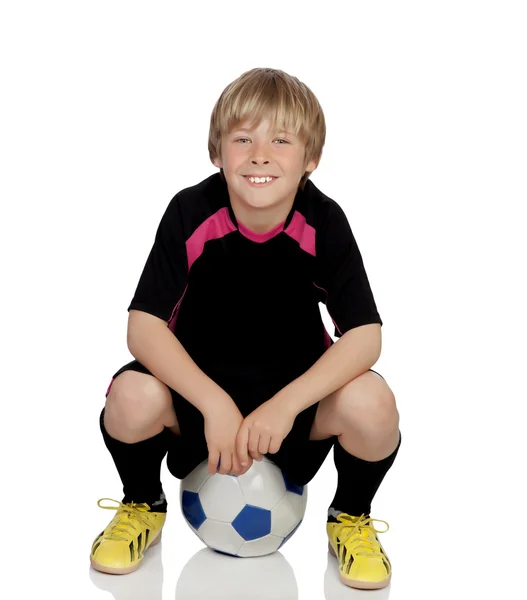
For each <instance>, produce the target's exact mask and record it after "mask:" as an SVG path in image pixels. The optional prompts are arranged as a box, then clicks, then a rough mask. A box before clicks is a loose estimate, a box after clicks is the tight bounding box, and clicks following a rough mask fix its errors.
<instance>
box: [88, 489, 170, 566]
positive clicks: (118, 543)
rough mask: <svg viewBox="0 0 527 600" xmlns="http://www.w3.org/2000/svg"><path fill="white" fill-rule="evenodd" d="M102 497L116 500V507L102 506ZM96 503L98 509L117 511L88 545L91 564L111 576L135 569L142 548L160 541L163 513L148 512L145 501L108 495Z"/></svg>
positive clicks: (140, 558)
mask: <svg viewBox="0 0 527 600" xmlns="http://www.w3.org/2000/svg"><path fill="white" fill-rule="evenodd" d="M103 500H110V501H111V502H117V504H118V506H102V505H101V502H102V501H103ZM97 504H98V505H99V506H100V508H105V509H107V510H116V511H117V514H116V515H115V517H114V518H113V519H112V520H111V522H110V524H109V525H108V527H106V529H105V530H104V531H103V532H101V533H100V534H99V535H98V536H97V537H96V538H95V540H94V542H93V544H92V548H91V552H90V562H91V565H92V567H93V568H94V569H96V570H97V571H102V572H103V573H112V574H114V575H125V574H126V573H131V572H132V571H135V570H136V569H138V568H139V566H140V564H141V561H142V560H143V556H144V552H145V550H146V549H147V548H149V547H150V546H153V545H154V544H157V543H159V542H160V541H161V529H162V528H163V525H164V524H165V520H166V516H167V515H166V513H160V512H151V511H150V507H149V506H148V504H135V503H134V502H130V503H127V504H123V503H122V502H119V501H118V500H113V499H112V498H101V499H100V500H99V501H98V502H97Z"/></svg>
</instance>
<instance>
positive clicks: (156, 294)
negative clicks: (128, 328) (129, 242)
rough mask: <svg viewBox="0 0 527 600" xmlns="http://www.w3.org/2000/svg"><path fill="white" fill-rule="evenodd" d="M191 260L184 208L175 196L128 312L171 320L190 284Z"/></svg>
mask: <svg viewBox="0 0 527 600" xmlns="http://www.w3.org/2000/svg"><path fill="white" fill-rule="evenodd" d="M187 265H188V261H187V252H186V245H185V235H184V231H183V224H182V219H181V213H180V207H179V203H178V201H177V196H175V197H174V198H173V199H172V200H171V202H170V204H169V205H168V207H167V209H166V210H165V213H164V214H163V217H162V218H161V221H160V223H159V226H158V228H157V232H156V236H155V240H154V244H153V246H152V249H151V250H150V254H149V255H148V258H147V260H146V264H145V266H144V268H143V272H142V274H141V277H140V278H139V283H138V284H137V288H136V290H135V294H134V297H133V299H132V301H131V303H130V306H129V307H128V309H127V310H128V311H130V310H132V309H135V310H141V311H143V312H147V313H149V314H152V315H154V316H156V317H158V318H159V319H163V320H164V321H167V322H168V321H169V320H170V318H171V316H172V313H173V311H174V309H175V307H176V305H177V304H178V302H179V301H180V299H181V297H182V296H183V293H184V291H185V288H186V285H187V274H188V268H187Z"/></svg>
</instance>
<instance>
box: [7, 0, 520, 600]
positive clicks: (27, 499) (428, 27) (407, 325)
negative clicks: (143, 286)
mask: <svg viewBox="0 0 527 600" xmlns="http://www.w3.org/2000/svg"><path fill="white" fill-rule="evenodd" d="M525 11H526V9H525V4H524V3H523V2H508V1H504V0H502V1H500V2H497V1H495V2H486V1H479V2H468V1H462V0H456V1H443V2H433V3H431V2H417V1H415V2H408V1H401V2H379V1H377V2H368V3H366V2H364V3H353V2H350V3H343V2H340V1H338V2H336V1H329V0H326V1H325V2H323V3H321V2H309V1H306V0H303V1H302V2H297V1H295V2H293V1H290V2H276V1H272V0H269V1H267V2H265V3H257V4H254V3H247V2H241V1H230V2H229V1H225V2H209V3H205V2H200V3H195V4H192V5H190V4H189V5H183V4H181V3H179V2H155V1H152V2H149V3H146V2H142V3H140V2H130V1H129V2H122V1H112V0H105V1H104V2H101V1H98V0H93V1H91V2H71V1H70V2H66V1H64V2H58V1H50V2H23V1H18V2H16V3H15V2H11V3H7V2H6V3H3V4H2V8H1V10H0V56H1V84H0V85H1V88H2V90H1V94H0V102H1V111H0V119H1V130H0V144H1V149H0V152H1V154H0V159H1V160H0V170H1V180H0V185H1V190H0V192H1V203H2V204H1V207H2V217H1V221H0V222H1V230H0V233H1V235H0V243H1V260H2V293H1V295H0V298H1V303H2V304H1V307H2V312H1V315H2V335H1V339H2V356H3V361H2V364H3V377H2V400H3V404H2V406H3V411H2V413H3V420H2V436H1V438H0V440H1V441H0V443H1V457H2V458H1V465H2V475H1V482H2V485H1V487H2V490H3V491H2V495H1V497H0V502H1V506H2V512H3V514H2V519H1V521H2V546H1V550H0V553H1V554H2V557H3V558H2V570H3V571H4V574H3V575H2V581H1V583H0V585H1V586H2V587H3V588H4V587H5V589H6V595H5V597H6V598H7V597H9V598H24V599H25V598H32V597H36V596H38V597H46V598H48V597H49V598H51V597H53V598H57V599H59V598H60V599H62V598H76V599H81V598H82V599H84V598H89V599H97V598H110V597H115V598H116V599H125V598H151V599H152V600H161V598H163V599H168V598H172V599H174V598H176V600H182V599H183V598H192V597H195V595H193V594H195V593H196V592H193V590H195V587H193V586H195V585H197V582H198V581H201V582H202V583H203V581H205V582H207V583H208V584H209V587H210V589H208V591H207V592H202V596H201V597H202V598H205V597H206V598H209V599H213V598H223V597H230V598H237V597H246V598H253V597H261V596H256V595H254V594H255V593H256V591H257V590H262V589H263V587H262V586H265V578H266V577H267V576H264V575H262V571H260V570H258V569H257V570H256V573H254V574H252V575H251V582H252V583H251V586H252V587H251V586H250V588H249V590H247V591H246V593H245V595H243V596H237V595H236V593H237V592H236V591H235V588H236V582H239V581H240V578H241V577H243V571H244V569H245V570H246V572H248V570H249V569H250V568H253V567H249V565H248V563H247V561H245V566H237V567H236V569H238V570H239V571H236V570H235V569H233V568H232V569H231V567H229V569H227V570H226V569H224V568H223V566H222V565H223V563H222V565H220V567H219V568H217V569H216V571H210V570H208V569H209V568H208V567H207V566H206V558H204V559H203V560H204V561H205V562H203V561H202V562H201V563H199V560H198V559H199V557H200V556H204V554H203V553H202V554H201V555H198V556H197V557H195V558H196V560H197V561H198V563H199V564H198V565H197V567H196V569H195V571H189V569H190V567H189V566H188V565H187V562H188V561H189V560H190V559H191V558H192V557H194V556H195V555H196V553H198V552H199V551H200V550H201V549H202V545H201V542H200V541H199V540H198V539H197V538H195V537H194V535H193V534H192V532H191V531H190V530H189V529H188V527H187V525H186V524H185V523H184V521H183V517H182V516H181V514H180V512H179V506H178V482H177V480H175V479H174V478H172V477H171V476H170V475H169V474H168V471H166V467H165V466H163V477H164V485H165V490H166V492H167V496H168V500H169V503H170V507H171V512H170V513H169V518H168V521H167V525H166V528H165V532H164V539H163V543H162V544H161V546H160V547H157V548H156V549H155V550H154V549H152V551H151V553H150V555H149V556H148V558H147V559H146V561H145V563H144V564H143V566H142V568H141V570H140V571H138V572H137V573H136V574H134V575H130V576H126V577H111V576H108V577H104V576H103V577H102V578H101V577H99V578H98V577H96V576H94V574H93V572H91V573H90V568H89V550H90V545H91V542H92V540H93V538H94V537H95V536H96V535H97V534H98V533H99V531H100V530H102V529H103V528H104V526H105V525H106V524H107V523H108V521H109V520H110V519H111V517H112V516H113V514H114V513H113V512H111V511H104V510H101V509H100V508H98V507H97V504H96V502H97V500H98V499H99V498H101V497H111V498H117V499H120V498H121V497H122V489H121V484H120V481H119V479H118V475H117V472H116V470H115V467H114V465H113V462H112V460H111V457H110V455H109V453H108V451H107V450H106V448H105V446H104V444H103V441H102V438H101V435H100V432H99V428H98V416H99V413H100V411H101V409H102V407H103V405H104V393H105V391H106V388H107V387H108V384H109V382H110V378H111V375H112V374H113V373H114V372H115V371H117V369H119V368H120V367H121V366H122V365H123V364H125V363H126V362H128V361H129V360H132V357H131V355H130V354H129V352H128V350H127V347H126V325H127V317H128V314H127V312H126V307H127V306H128V303H129V301H130V300H131V298H132V295H133V292H134V290H135V286H136V284H137V281H138V277H139V275H140V273H141V270H142V268H143V265H144V262H145V260H146V257H147V255H148V252H149V250H150V247H151V245H152V243H153V238H154V234H155V230H156V228H157V225H158V223H159V220H160V218H161V216H162V214H163V212H164V210H165V208H166V206H167V204H168V202H169V201H170V199H171V198H172V197H173V196H174V195H175V194H176V193H177V192H178V191H179V190H181V189H183V188H184V187H188V186H191V185H195V184H196V183H198V182H199V181H201V180H203V179H204V178H206V177H208V176H209V175H210V174H212V173H214V172H216V171H217V169H216V168H215V167H213V165H212V164H211V163H210V161H209V157H208V152H207V136H208V128H209V119H210V113H211V111H212V108H213V106H214V103H215V102H216V100H217V98H218V97H219V95H220V93H221V92H222V90H223V89H224V88H225V87H226V86H227V85H228V83H230V82H231V81H232V80H234V79H235V78H237V77H238V76H239V75H241V74H242V73H243V72H245V71H246V70H249V69H251V68H254V67H273V68H279V69H282V70H284V71H286V72H288V73H290V74H292V75H295V76H297V77H298V78H299V79H300V80H302V81H304V82H305V83H306V84H307V85H308V86H309V87H310V88H311V89H312V90H313V92H314V93H315V94H316V95H317V97H318V98H319V100H320V102H321V104H322V107H323V109H324V113H325V117H326V121H327V130H328V131H327V141H326V146H325V148H324V154H323V157H322V161H321V163H320V166H319V168H318V170H317V171H315V173H314V174H313V176H312V180H313V182H314V183H315V184H316V185H317V187H319V188H320V189H321V190H322V191H323V192H324V193H325V194H327V195H329V196H330V197H331V198H333V199H334V200H336V201H337V202H338V203H340V204H341V206H342V207H343V208H344V210H345V212H346V214H347V215H348V218H349V220H350V223H351V227H352V230H353V232H354V234H355V236H356V239H357V241H358V244H359V248H360V249H361V252H362V255H363V259H364V262H365V265H366V270H367V273H368V276H369V278H370V283H371V285H372V288H373V291H374V295H375V298H376V302H377V305H378V308H379V311H380V314H381V317H382V319H383V321H384V326H383V352H382V356H381V358H380V360H379V362H378V363H377V365H376V366H375V367H374V368H375V370H378V371H379V372H380V373H381V374H382V375H384V377H385V378H386V379H387V381H388V383H389V384H390V386H391V387H392V389H393V391H394V393H395V396H396V398H397V401H398V407H399V410H400V413H401V430H402V434H403V445H402V447H401V450H400V452H399V455H398V457H397V460H396V462H395V464H394V466H393V468H392V469H391V470H390V472H389V473H388V474H387V476H386V479H385V481H384V483H383V484H382V486H381V488H380V490H379V492H378V494H377V496H376V498H375V500H374V502H373V510H372V516H373V517H374V518H378V519H384V520H386V521H387V522H388V523H389V524H390V531H389V532H388V533H386V534H384V535H381V536H380V539H381V542H382V543H383V545H384V547H385V548H386V550H387V552H388V555H389V557H390V559H391V561H392V563H393V568H394V574H393V579H392V584H391V587H390V588H389V589H388V590H385V591H384V592H379V593H372V594H370V595H369V598H381V597H382V598H388V597H389V598H390V599H391V600H399V599H403V598H404V599H408V598H414V597H415V598H428V599H435V598H524V597H525V595H526V594H527V590H526V588H525V580H524V549H525V543H526V524H525V518H524V511H525V507H526V500H527V498H526V494H525V459H526V457H527V446H526V442H525V433H524V432H525V422H524V416H525V402H526V400H527V398H526V392H525V376H524V373H525V370H524V365H525V358H526V352H525V339H526V333H527V331H526V329H527V328H526V317H525V306H526V302H527V297H526V296H527V294H526V292H525V289H526V285H525V272H526V271H525V258H526V256H527V248H526V242H525V238H526V236H525V218H524V217H522V216H521V215H524V214H525V213H524V208H525V204H526V201H527V193H526V192H527V178H526V165H527V145H526V139H527V119H526V112H527V111H526V107H527V87H526V72H527V70H526V67H527V65H526V62H527V61H526V57H527V41H526V40H527V38H526V35H525V31H526V27H527V20H526V14H525ZM324 318H325V320H326V323H327V322H328V320H327V319H328V318H327V315H326V313H324ZM328 327H329V326H328ZM329 331H330V332H332V331H333V330H332V329H331V328H329ZM335 484H336V472H335V469H334V466H333V460H332V455H330V458H328V460H327V461H326V463H325V464H324V466H323V467H322V469H321V471H320V472H319V474H318V475H317V477H316V478H315V479H314V481H313V482H312V483H311V484H310V487H309V493H310V501H309V505H308V509H307V514H306V519H305V521H304V524H303V526H302V527H301V528H300V529H299V530H298V532H297V533H296V534H295V536H294V537H293V538H292V539H291V540H290V541H289V542H288V544H287V545H286V546H284V548H283V550H282V551H281V555H282V557H283V561H282V562H280V565H281V568H282V569H285V571H284V573H285V574H284V575H283V577H282V576H280V578H279V579H280V581H282V582H283V589H281V588H280V589H279V588H278V587H276V588H275V592H274V595H272V594H271V593H270V592H267V595H266V596H265V597H266V598H275V597H276V598H300V599H302V600H304V599H311V598H329V599H330V600H334V599H337V598H352V597H353V598H359V597H363V595H364V593H361V592H353V591H352V590H350V589H348V588H345V587H344V586H342V585H341V584H340V583H339V582H338V580H337V576H336V566H335V563H334V559H333V558H332V557H329V559H328V555H327V545H326V544H327V541H326V536H325V517H326V508H327V505H328V502H329V501H330V500H331V499H332V498H333V493H334V488H335ZM169 510H170V509H169ZM381 528H382V527H381ZM215 564H219V563H215ZM288 564H289V565H290V566H291V567H292V569H293V571H289V572H288V568H289V567H288ZM186 565H187V570H186V571H183V569H184V567H185V566H186ZM229 565H232V562H231V563H229ZM277 568H278V567H277ZM161 572H162V574H161ZM293 572H294V575H293ZM189 573H190V576H189ZM286 575H287V576H286ZM194 576H195V577H196V578H197V579H196V581H195V583H192V577H194ZM259 576H260V579H259ZM161 577H163V582H162V591H161V579H160V578H161ZM262 577H263V578H264V579H262ZM288 577H289V579H288ZM291 578H293V579H291ZM295 579H296V584H295ZM178 580H180V585H179V588H178V589H177V591H176V586H177V585H178ZM183 581H184V582H185V584H184V585H183V583H182V582H183ZM189 582H190V583H189ZM288 582H289V583H288ZM295 585H296V587H297V589H298V592H297V593H296V592H295ZM183 588H184V589H183ZM251 589H252V590H253V591H251ZM7 590H8V592H7ZM109 592H110V593H109ZM222 594H225V595H222ZM0 595H2V596H4V593H3V592H2V591H0ZM364 597H365V596H364Z"/></svg>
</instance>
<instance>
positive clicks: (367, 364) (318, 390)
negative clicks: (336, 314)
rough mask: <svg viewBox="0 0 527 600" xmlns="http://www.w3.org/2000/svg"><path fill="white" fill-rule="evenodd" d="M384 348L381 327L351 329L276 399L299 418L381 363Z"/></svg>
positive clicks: (277, 395) (275, 397)
mask: <svg viewBox="0 0 527 600" xmlns="http://www.w3.org/2000/svg"><path fill="white" fill-rule="evenodd" d="M381 345H382V341H381V326H380V325H379V324H378V323H373V324H371V325H363V326H361V327H356V328H355V329H351V330H350V331H347V332H346V333H345V334H344V335H343V336H342V337H341V338H340V339H339V340H337V342H335V343H334V344H333V345H332V346H331V347H330V348H328V349H327V350H326V352H325V353H324V354H323V355H322V356H321V357H320V358H319V359H318V360H317V362H316V363H315V364H314V365H313V366H312V367H311V368H310V369H309V370H308V371H306V372H305V373H304V374H303V375H301V376H300V377H298V378H297V379H295V380H294V381H292V382H291V383H290V384H289V385H287V386H286V387H284V388H283V389H282V390H280V391H279V392H278V393H277V394H276V395H275V396H274V397H273V399H276V400H277V401H278V402H280V403H283V404H284V405H287V406H288V407H289V408H291V410H293V411H294V413H296V414H298V413H300V412H302V411H303V410H305V409H306V408H308V407H309V406H311V405H313V404H315V402H318V401H320V400H323V399H324V398H326V397H327V396H329V395H330V394H331V393H333V392H334V391H335V390H338V389H340V388H341V387H343V386H344V385H346V383H348V382H349V381H352V380H353V379H355V378H356V377H358V376H359V375H362V374H363V373H365V372H366V371H368V369H370V368H371V367H372V366H373V365H374V364H375V363H376V362H377V360H378V359H379V356H380V354H381Z"/></svg>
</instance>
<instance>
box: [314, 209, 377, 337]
mask: <svg viewBox="0 0 527 600" xmlns="http://www.w3.org/2000/svg"><path fill="white" fill-rule="evenodd" d="M326 208H327V213H326V215H325V218H324V222H323V223H322V224H321V228H320V230H317V232H316V253H317V281H315V285H316V286H317V287H319V288H321V289H322V291H321V296H322V298H323V302H324V304H325V305H326V308H327V310H328V313H329V315H330V317H331V318H332V320H333V322H334V324H335V336H337V337H340V336H342V335H344V333H346V331H349V330H350V329H354V328H355V327H360V326H361V325H368V324H370V323H379V324H380V325H381V326H382V320H381V317H380V316H379V312H378V311H377V306H376V304H375V300H374V297H373V293H372V290H371V287H370V283H369V281H368V276H367V274H366V270H365V268H364V264H363V261H362V256H361V253H360V251H359V248H358V246H357V242H356V241H355V237H354V236H353V233H352V231H351V227H350V224H349V222H348V219H347V217H346V214H345V213H344V211H343V210H342V208H341V207H340V206H339V205H338V204H337V203H336V202H334V201H332V202H331V203H329V204H328V205H327V207H326ZM324 292H325V293H324Z"/></svg>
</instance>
